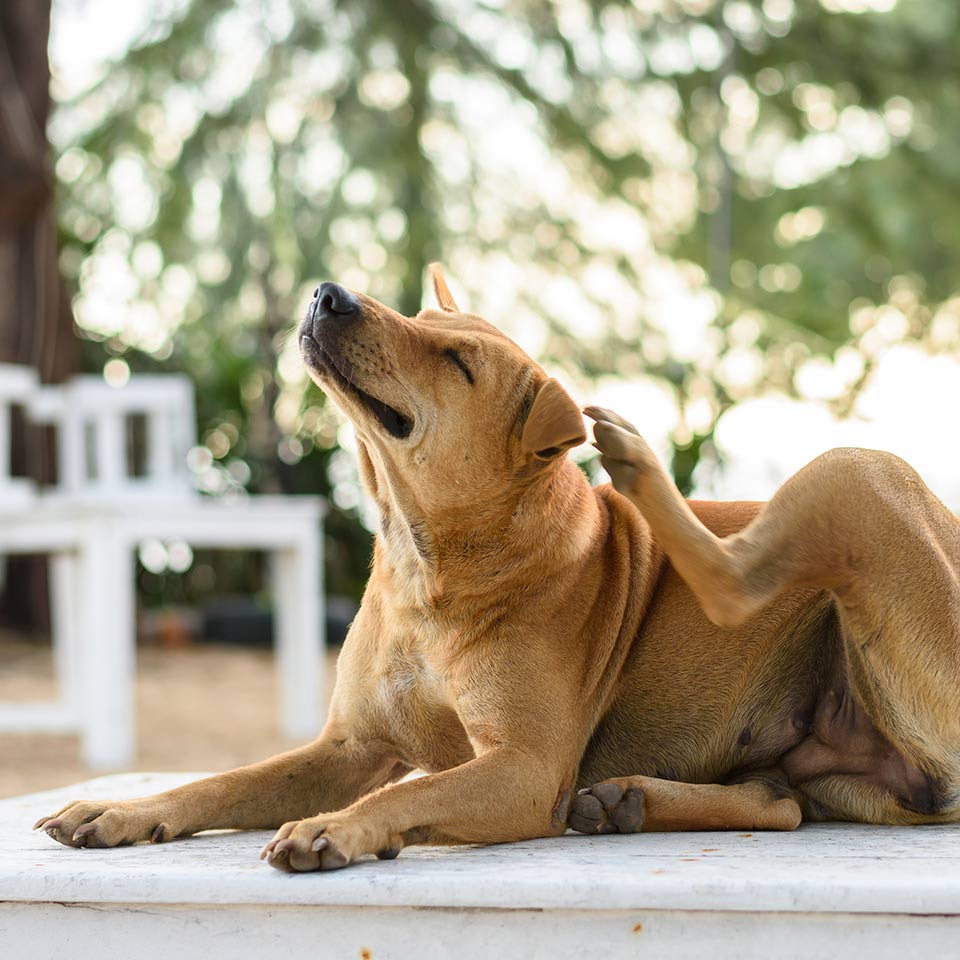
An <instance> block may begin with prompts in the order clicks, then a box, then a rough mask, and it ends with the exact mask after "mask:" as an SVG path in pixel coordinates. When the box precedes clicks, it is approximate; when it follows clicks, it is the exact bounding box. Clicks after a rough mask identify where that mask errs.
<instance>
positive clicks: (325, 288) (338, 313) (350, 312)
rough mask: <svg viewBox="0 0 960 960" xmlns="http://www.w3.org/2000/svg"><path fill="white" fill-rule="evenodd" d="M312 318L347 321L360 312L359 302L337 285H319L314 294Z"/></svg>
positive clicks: (329, 283) (328, 283)
mask: <svg viewBox="0 0 960 960" xmlns="http://www.w3.org/2000/svg"><path fill="white" fill-rule="evenodd" d="M314 296H315V298H316V301H315V302H316V309H315V311H314V317H315V318H320V319H327V320H341V321H342V320H348V319H352V318H353V317H355V316H356V315H357V314H358V313H359V311H360V301H359V300H358V299H357V298H356V297H355V296H354V295H353V294H352V293H351V292H350V291H349V290H347V289H346V288H345V287H341V286H340V284H339V283H331V282H330V281H329V280H328V281H327V282H326V283H321V284H320V286H319V287H317V290H316V292H315V294H314Z"/></svg>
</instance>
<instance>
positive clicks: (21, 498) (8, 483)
mask: <svg viewBox="0 0 960 960" xmlns="http://www.w3.org/2000/svg"><path fill="white" fill-rule="evenodd" d="M37 389H38V380H37V374H36V372H35V371H34V370H33V368H31V367H25V366H21V365H20V364H13V363H0V509H10V508H17V507H19V506H20V505H22V504H24V503H26V502H28V501H29V500H30V499H32V497H33V496H34V493H35V488H34V484H33V481H31V480H27V479H25V478H23V477H12V476H10V444H11V423H12V419H13V408H14V407H15V406H22V407H25V408H26V407H28V406H29V404H30V402H31V401H32V399H33V398H34V396H35V395H36V391H37Z"/></svg>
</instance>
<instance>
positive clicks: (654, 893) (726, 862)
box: [0, 774, 960, 960]
mask: <svg viewBox="0 0 960 960" xmlns="http://www.w3.org/2000/svg"><path fill="white" fill-rule="evenodd" d="M194 776H199V774H192V775H189V776H188V775H185V774H124V775H122V776H115V777H103V778H100V779H98V780H93V781H89V782H87V783H84V784H79V785H76V786H72V787H68V788H66V789H62V790H53V791H50V792H48V793H42V794H33V795H30V796H26V797H18V798H16V799H13V800H6V801H2V802H0V944H2V945H3V948H4V950H3V952H4V955H5V956H10V957H17V958H18V960H20V958H24V960H28V958H41V957H70V958H71V960H85V958H91V960H92V958H96V960H107V958H113V957H122V958H124V960H126V958H134V957H135V958H138V960H139V958H144V960H150V958H164V960H166V958H169V957H170V956H171V955H173V956H175V957H176V958H177V960H192V958H203V960H209V958H211V957H218V956H230V957H231V958H236V960H245V958H256V960H273V958H277V960H280V958H283V960H289V958H292V957H311V958H327V957H330V958H334V957H335V958H349V957H356V958H366V960H392V958H411V957H415V958H419V957H427V958H432V957H437V958H447V957H457V958H458V960H459V958H463V960H473V958H490V957H496V958H508V957H523V958H529V960H540V958H543V960H560V958H567V957H570V958H576V960H585V958H593V957H603V958H604V960H608V958H610V960H617V958H620V957H658V958H662V957H682V958H686V957H690V958H698V960H702V958H721V960H722V958H734V957H736V958H758V960H770V958H771V957H776V958H793V957H796V958H801V957H802V958H804V960H815V958H818V957H832V956H840V955H843V956H845V957H849V958H859V957H869V958H871V960H885V958H890V960H894V958H895V960H903V958H904V957H922V956H940V957H948V956H955V955H956V954H957V951H958V946H957V944H958V943H960V826H940V827H870V826H861V825H852V824H811V825H805V826H803V827H801V828H800V830H798V831H796V832H795V833H748V832H744V833H686V834H639V835H634V836H625V837H596V838H595V837H580V836H573V835H571V836H568V837H564V838H559V839H553V840H537V841H530V842H526V843H518V844H506V845H502V846H493V847H449V848H439V847H411V848H409V849H407V850H404V851H403V852H402V853H401V855H400V857H399V858H398V859H397V860H394V861H382V862H381V861H377V860H375V859H373V858H371V859H369V860H365V861H363V862H361V863H359V864H357V865H355V866H352V867H349V868H347V869H345V870H341V871H337V872H335V873H325V874H309V875H300V876H291V875H287V874H282V873H279V872H277V871H275V870H273V869H272V868H271V867H269V866H267V865H266V864H264V863H261V862H259V861H258V859H257V855H258V852H259V850H260V848H261V846H262V845H263V843H264V842H265V841H266V840H267V839H268V837H269V836H270V835H271V834H270V833H269V832H264V831H259V832H251V833H219V834H213V833H211V834H206V835H202V836H199V837H195V838H192V839H189V840H183V841H174V842H172V843H168V844H163V845H160V846H136V847H126V848H118V849H114V850H72V849H70V848H68V847H63V846H59V845H57V844H55V843H54V842H53V841H51V840H50V839H49V838H47V837H46V836H42V835H37V834H32V833H30V830H29V828H30V826H31V825H32V823H33V821H34V820H36V819H37V818H38V817H39V816H41V815H42V814H46V813H51V812H53V811H54V810H56V809H57V808H58V807H59V806H61V805H62V804H63V803H65V802H66V801H67V800H69V799H74V798H80V797H91V798H96V797H126V796H134V795H137V794H144V793H152V792H154V791H156V790H160V789H166V788H168V787H171V786H174V785H177V784H179V783H183V782H185V781H186V780H188V779H191V778H192V777H194Z"/></svg>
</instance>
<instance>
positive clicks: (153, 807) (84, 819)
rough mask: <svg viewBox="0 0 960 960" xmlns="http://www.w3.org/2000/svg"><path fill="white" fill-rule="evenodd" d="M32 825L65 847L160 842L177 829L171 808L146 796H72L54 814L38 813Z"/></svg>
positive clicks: (171, 836) (170, 837)
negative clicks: (106, 798)
mask: <svg viewBox="0 0 960 960" xmlns="http://www.w3.org/2000/svg"><path fill="white" fill-rule="evenodd" d="M33 829H34V830H43V831H44V833H46V834H47V836H48V837H52V838H53V839H54V840H58V841H59V842H60V843H63V844H66V846H68V847H117V846H121V845H123V844H129V843H137V842H138V841H140V840H149V841H150V842H151V843H162V842H163V841H164V840H171V839H173V837H175V836H176V835H177V832H178V831H177V830H176V828H175V827H174V825H173V820H172V817H171V816H170V811H169V810H164V809H163V807H162V806H161V805H160V804H158V803H157V802H155V801H151V800H149V799H144V800H117V801H114V802H110V803H104V802H102V801H93V800H74V801H72V802H71V803H68V804H67V805H66V806H65V807H63V808H62V809H61V810H59V811H58V812H57V813H55V814H54V815H53V816H51V817H41V818H40V819H39V820H38V821H37V822H36V823H35V824H34V825H33Z"/></svg>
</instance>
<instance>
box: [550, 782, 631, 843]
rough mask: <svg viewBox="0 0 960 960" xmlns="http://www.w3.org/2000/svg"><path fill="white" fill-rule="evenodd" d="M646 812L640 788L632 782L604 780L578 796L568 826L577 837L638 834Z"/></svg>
mask: <svg viewBox="0 0 960 960" xmlns="http://www.w3.org/2000/svg"><path fill="white" fill-rule="evenodd" d="M644 812H645V811H644V796H643V790H642V789H641V788H640V787H638V786H632V785H631V784H630V781H629V780H619V781H618V780H604V781H602V782H601V783H595V784H594V785H593V786H592V787H586V788H585V789H583V790H580V791H578V792H577V795H576V796H575V797H574V798H573V803H572V804H571V806H570V816H569V818H568V821H567V822H568V823H569V825H570V828H571V829H572V830H576V831H577V833H638V832H639V831H640V830H642V829H643V820H644Z"/></svg>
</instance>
